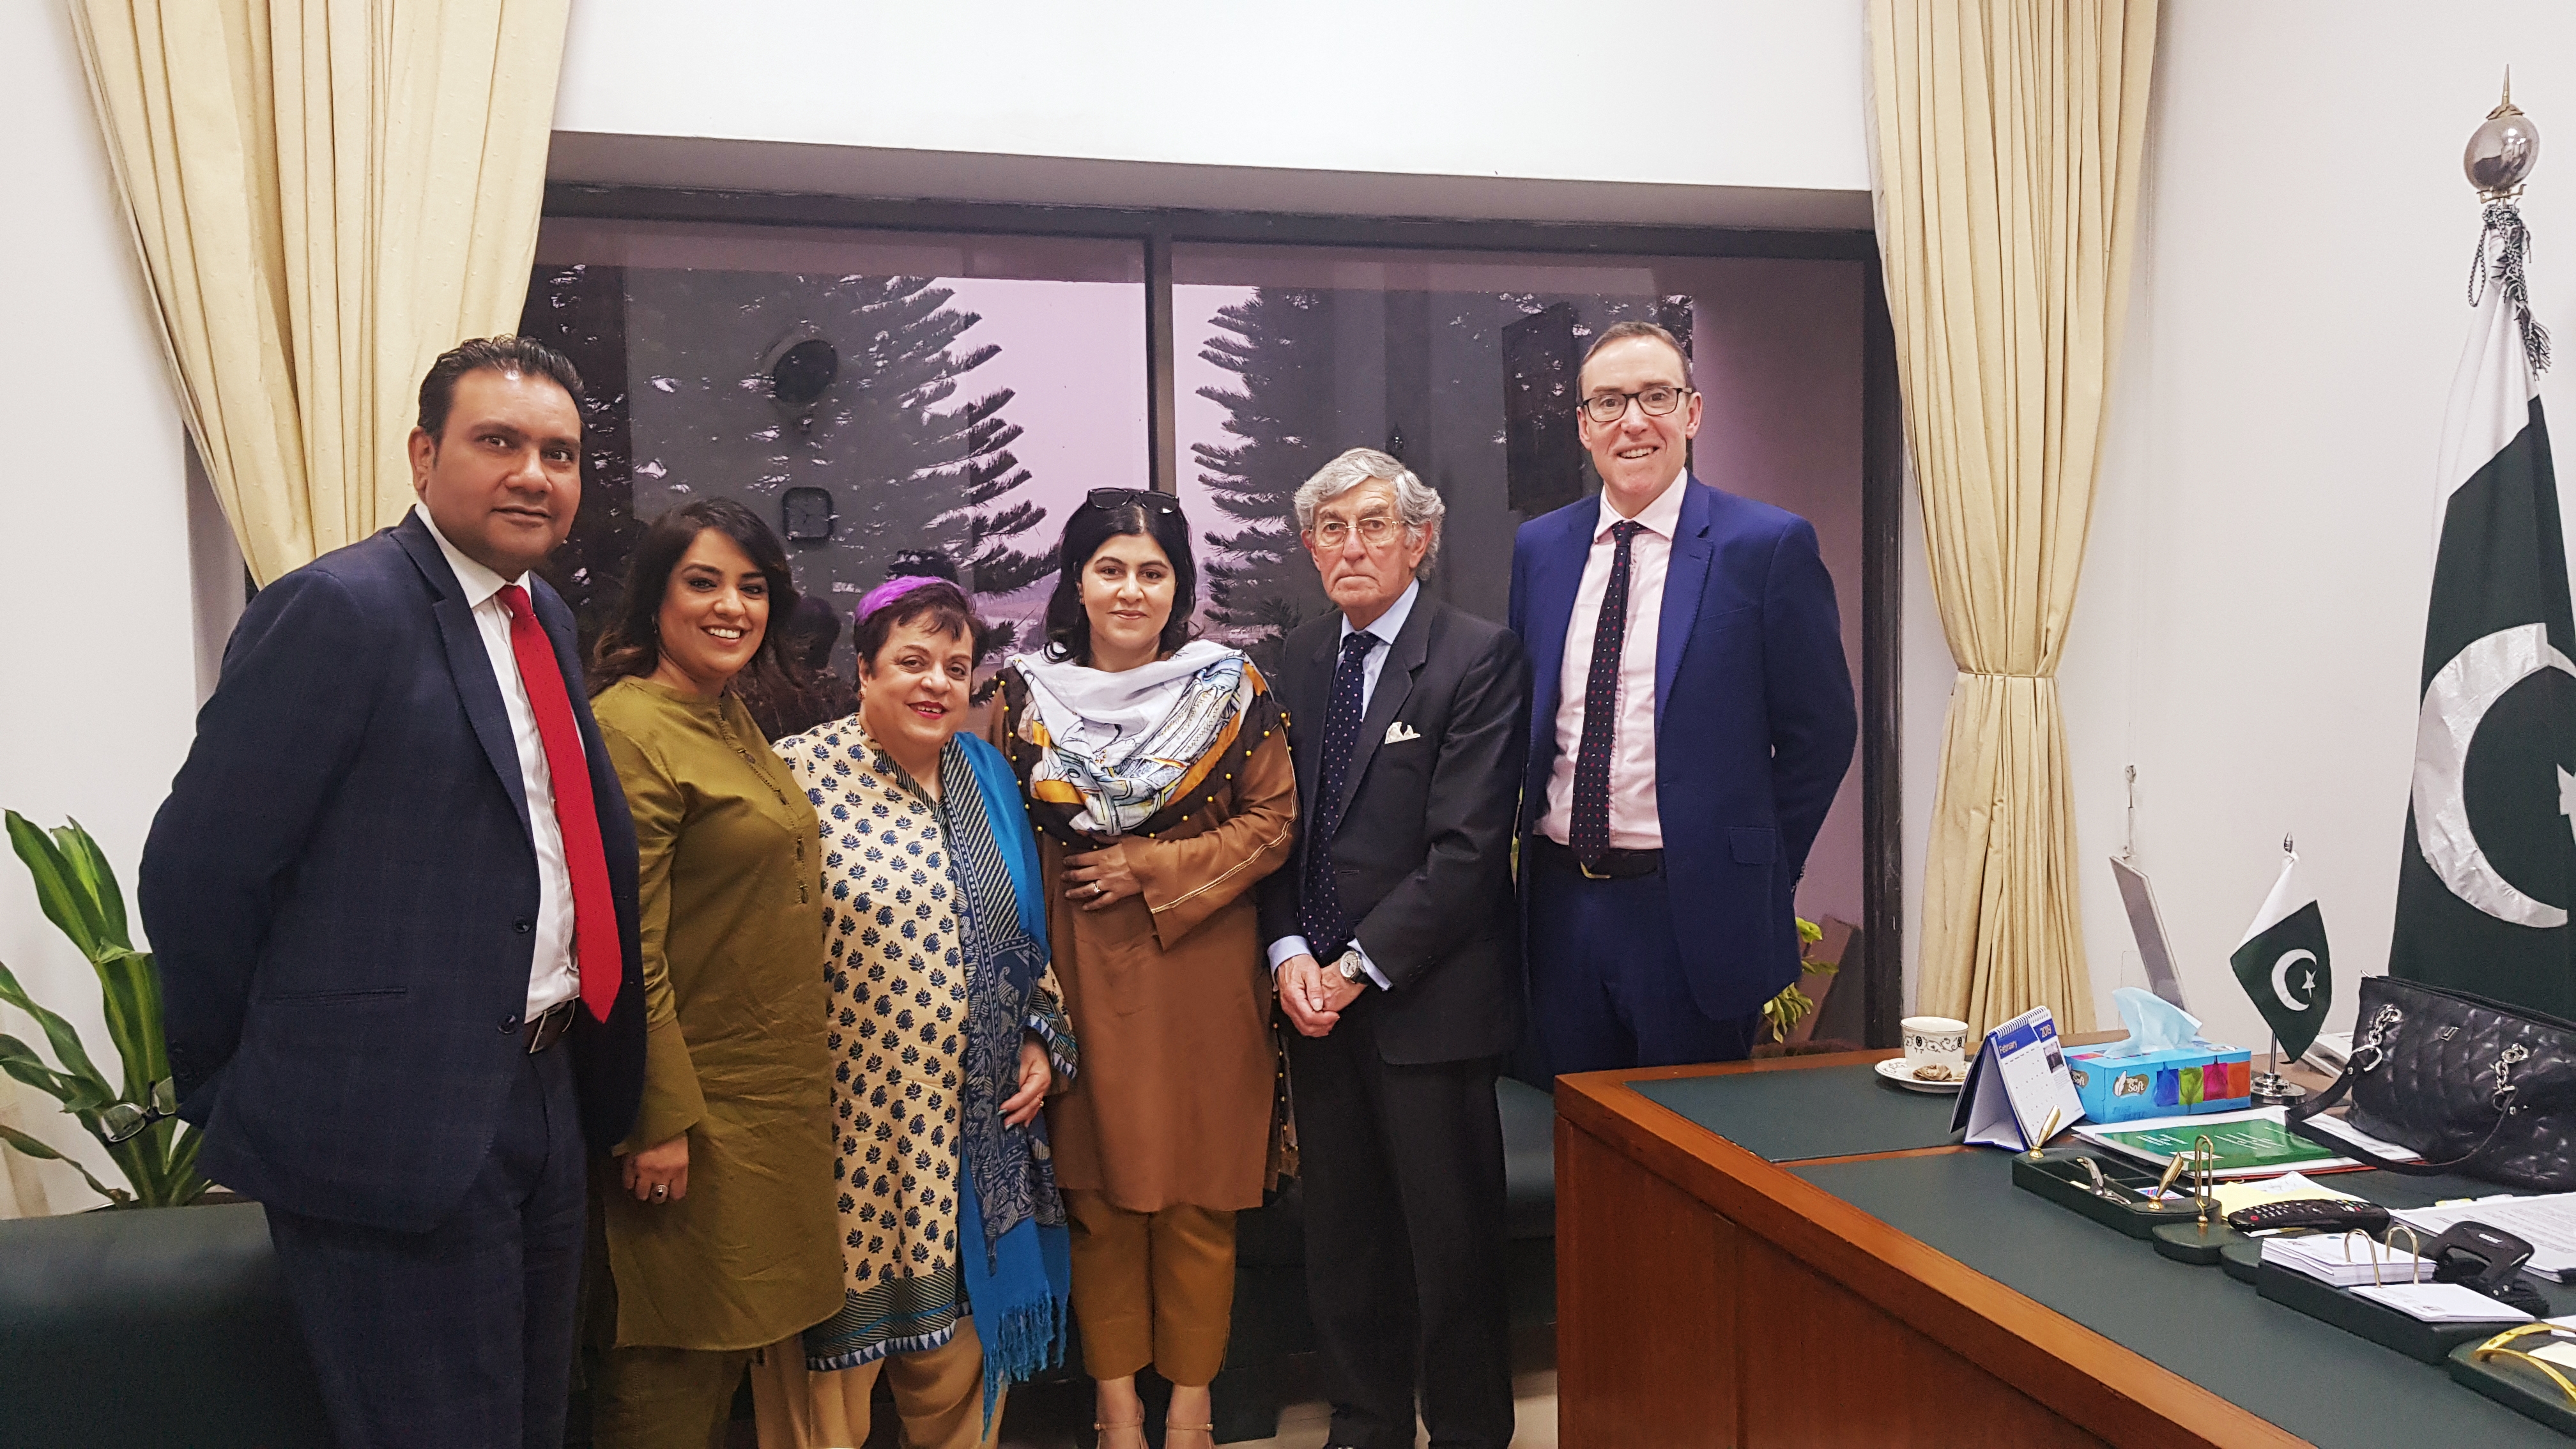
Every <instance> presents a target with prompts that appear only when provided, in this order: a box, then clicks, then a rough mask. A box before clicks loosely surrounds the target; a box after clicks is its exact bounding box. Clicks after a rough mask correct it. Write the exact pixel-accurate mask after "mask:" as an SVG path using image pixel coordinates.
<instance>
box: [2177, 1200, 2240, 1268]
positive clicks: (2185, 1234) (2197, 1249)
mask: <svg viewBox="0 0 2576 1449" xmlns="http://www.w3.org/2000/svg"><path fill="white" fill-rule="evenodd" d="M2182 1208H2183V1213H2174V1214H2168V1215H2167V1216H2168V1217H2169V1218H2173V1219H2179V1221H2166V1222H2160V1223H2158V1224H2157V1225H2156V1227H2155V1229H2154V1236H2155V1240H2156V1252H2157V1253H2158V1254H2159V1255H2161V1256H2163V1257H2167V1258H2171V1259H2173V1260H2174V1261H2175V1262H2177V1263H2189V1264H2192V1265H2193V1266H2195V1267H2200V1268H2207V1267H2212V1266H2214V1265H2216V1264H2219V1263H2221V1262H2224V1261H2225V1259H2226V1253H2227V1249H2228V1248H2229V1247H2230V1246H2231V1245H2233V1244H2237V1243H2243V1244H2245V1245H2246V1246H2248V1247H2250V1248H2252V1249H2253V1251H2254V1256H2255V1261H2257V1262H2260V1261H2261V1260H2262V1254H2263V1244H2262V1242H2261V1240H2260V1239H2256V1238H2249V1237H2247V1236H2245V1235H2244V1234H2243V1233H2240V1232H2238V1231H2236V1230H2235V1229H2234V1228H2231V1227H2229V1226H2228V1225H2227V1224H2226V1223H2225V1222H2224V1221H2222V1220H2221V1219H2218V1218H2211V1219H2210V1220H2209V1221H2207V1222H2202V1221H2200V1220H2199V1219H2198V1218H2197V1217H2190V1216H2185V1215H2184V1214H2187V1213H2189V1212H2190V1211H2191V1204H2190V1203H2189V1202H2185V1203H2183V1204H2182Z"/></svg>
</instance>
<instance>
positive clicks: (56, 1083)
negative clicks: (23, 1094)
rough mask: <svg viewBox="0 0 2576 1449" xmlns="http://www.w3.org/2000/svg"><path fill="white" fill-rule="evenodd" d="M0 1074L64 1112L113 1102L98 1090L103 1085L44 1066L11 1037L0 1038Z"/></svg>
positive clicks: (41, 1060) (108, 1093)
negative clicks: (24, 1086) (49, 1101)
mask: <svg viewBox="0 0 2576 1449" xmlns="http://www.w3.org/2000/svg"><path fill="white" fill-rule="evenodd" d="M0 1072H7V1073H8V1074H9V1075H10V1076H13V1077H15V1078H17V1079H18V1080H19V1081H22V1082H24V1083H26V1084H27V1085H28V1086H30V1087H33V1088H35V1089H36V1090H37V1091H39V1092H43V1093H44V1094H45V1095H47V1096H49V1097H52V1098H53V1099H54V1100H55V1101H57V1102H60V1103H62V1104H63V1110H64V1111H66V1112H86V1111H92V1110H95V1109H97V1108H100V1107H104V1106H106V1105H107V1104H108V1103H110V1102H113V1101H115V1100H116V1096H115V1094H114V1093H112V1092H108V1091H104V1090H102V1089H103V1088H104V1086H105V1083H102V1082H90V1081H83V1080H81V1079H80V1078H78V1077H74V1076H67V1075H65V1074H64V1073H61V1072H58V1071H55V1070H54V1069H53V1068H51V1067H48V1066H46V1065H45V1059H44V1058H42V1057H40V1056H37V1055H36V1053H35V1049H34V1048H32V1047H30V1046H28V1045H27V1044H26V1043H25V1042H22V1041H20V1040H18V1039H17V1038H16V1037H14V1036H0Z"/></svg>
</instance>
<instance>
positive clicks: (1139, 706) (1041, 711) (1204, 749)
mask: <svg viewBox="0 0 2576 1449" xmlns="http://www.w3.org/2000/svg"><path fill="white" fill-rule="evenodd" d="M1011 664H1012V666H1013V667H1014V668H1016V669H1017V670H1018V671H1019V673H1020V677H1021V678H1022V679H1023V680H1025V681H1027V683H1028V687H1029V705H1030V709H1029V715H1028V719H1027V722H1026V724H1025V726H1024V730H1025V731H1026V734H1027V738H1028V740H1029V742H1030V743H1031V744H1034V745H1036V746H1038V747H1039V749H1040V751H1041V757H1040V759H1039V761H1038V763H1037V766H1036V768H1035V769H1034V770H1032V771H1031V772H1030V776H1029V793H1030V794H1031V795H1033V796H1035V797H1036V798H1037V799H1039V800H1043V801H1046V802H1048V803H1050V804H1055V805H1067V806H1076V807H1079V808H1078V809H1077V810H1076V812H1075V813H1074V815H1073V818H1072V820H1071V822H1070V824H1071V826H1072V828H1073V829H1075V830H1077V831H1080V832H1082V833H1084V834H1087V835H1096V836H1118V835H1126V834H1130V833H1132V832H1133V831H1135V830H1136V829H1137V828H1138V827H1139V826H1142V825H1143V824H1144V823H1145V822H1146V821H1148V820H1151V819H1153V818H1154V817H1155V816H1156V815H1158V814H1160V813H1161V812H1162V809H1163V807H1164V806H1165V805H1168V804H1170V803H1171V802H1172V801H1173V800H1175V799H1177V798H1179V797H1180V796H1181V795H1183V794H1186V793H1187V792H1188V791H1189V790H1190V789H1191V788H1192V787H1193V786H1195V785H1197V784H1198V782H1199V780H1200V778H1201V777H1202V776H1204V775H1205V774H1206V773H1207V771H1208V769H1209V767H1210V766H1211V765H1212V764H1213V763H1214V761H1215V760H1216V759H1217V757H1218V756H1220V755H1222V754H1223V753H1224V752H1225V747H1226V745H1227V744H1228V743H1230V742H1231V741H1232V740H1233V738H1234V731H1235V730H1236V729H1237V728H1239V727H1240V726H1241V724H1242V720H1243V707H1244V705H1246V704H1247V703H1249V702H1250V701H1251V699H1252V695H1253V680H1254V677H1255V676H1254V675H1253V673H1252V671H1251V669H1250V668H1249V667H1248V664H1247V662H1246V661H1245V659H1244V657H1243V655H1242V653H1241V652H1240V651H1237V650H1233V649H1228V648H1226V647H1224V646H1223V645H1219V644H1212V643H1210V642H1208V641H1207V640H1204V639H1199V640H1193V641H1192V642H1190V643H1188V644H1185V645H1183V646H1181V648H1180V649H1179V650H1177V651H1176V652H1174V654H1173V655H1172V657H1171V658H1169V659H1158V660H1156V661H1154V662H1153V663H1151V664H1147V665H1144V666H1142V667H1139V668H1136V669H1130V670H1125V671H1122V672H1120V673H1116V674H1111V673H1107V672H1105V671H1102V670H1098V669H1093V668H1090V667H1088V666H1085V665H1079V664H1075V663H1073V662H1071V661H1070V660H1061V659H1056V660H1050V659H1047V658H1045V657H1043V656H1041V655H1036V654H1023V655H1020V656H1018V657H1017V658H1014V659H1013V660H1012V661H1011Z"/></svg>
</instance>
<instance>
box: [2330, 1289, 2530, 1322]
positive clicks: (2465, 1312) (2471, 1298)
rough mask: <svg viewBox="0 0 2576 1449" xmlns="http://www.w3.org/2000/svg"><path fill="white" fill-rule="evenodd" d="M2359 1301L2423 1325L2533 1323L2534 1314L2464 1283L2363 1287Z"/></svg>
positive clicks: (2356, 1294) (2357, 1292)
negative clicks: (2395, 1311)
mask: <svg viewBox="0 0 2576 1449" xmlns="http://www.w3.org/2000/svg"><path fill="white" fill-rule="evenodd" d="M2352 1296H2353V1297H2355V1298H2367V1299H2369V1300H2370V1301H2371V1302H2373V1303H2378V1304H2383V1305H2385V1306H2387V1307H2390V1308H2394V1309H2396V1310H2397V1311H2398V1312H2400V1313H2403V1314H2405V1315H2406V1316H2407V1317H2409V1318H2412V1319H2414V1320H2416V1321H2417V1322H2419V1323H2529V1322H2530V1321H2531V1315H2530V1314H2528V1313H2525V1312H2523V1311H2522V1310H2521V1309H2519V1308H2516V1307H2513V1306H2512V1305H2511V1304H2506V1303H2498V1302H2497V1301H2495V1300H2494V1299H2492V1298H2489V1297H2488V1296H2487V1295H2485V1294H2483V1293H2480V1292H2479V1291H2477V1290H2476V1289H2474V1288H2471V1287H2469V1286H2468V1285H2467V1284H2464V1283H2391V1284H2388V1285H2387V1286H2385V1287H2373V1286H2371V1285H2369V1284H2366V1283H2365V1284H2361V1285H2359V1286H2357V1287H2355V1288H2354V1289H2353V1290H2352Z"/></svg>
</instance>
